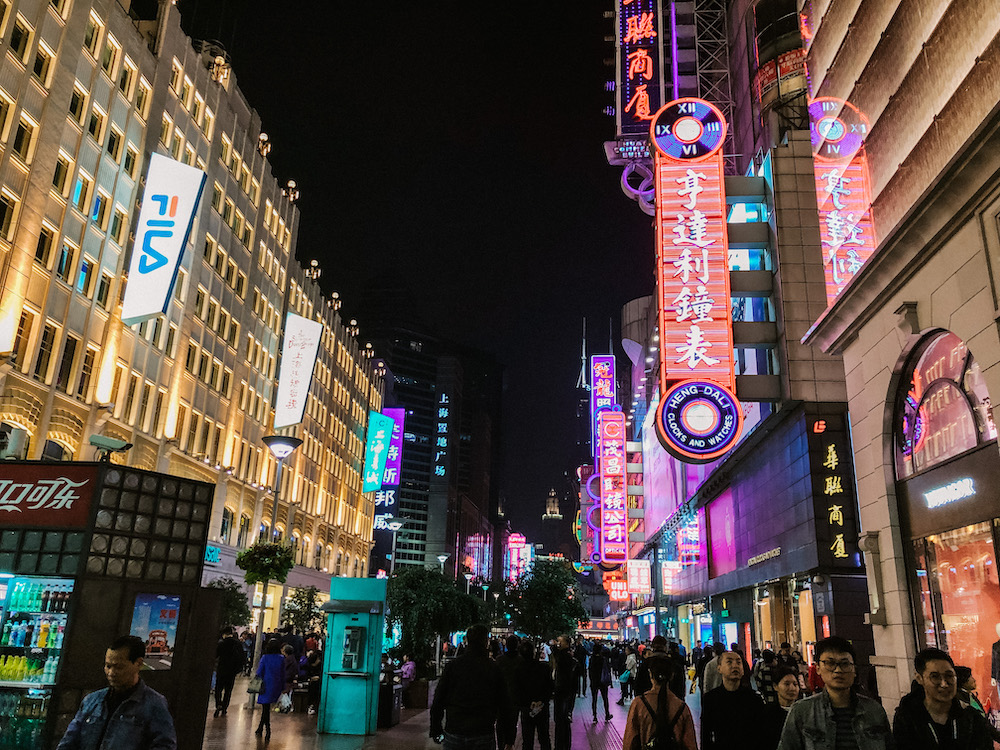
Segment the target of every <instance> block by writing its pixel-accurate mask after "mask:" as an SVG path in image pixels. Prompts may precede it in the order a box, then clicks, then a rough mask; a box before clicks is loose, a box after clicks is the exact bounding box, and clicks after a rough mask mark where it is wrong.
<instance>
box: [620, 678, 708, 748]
mask: <svg viewBox="0 0 1000 750" xmlns="http://www.w3.org/2000/svg"><path fill="white" fill-rule="evenodd" d="M649 661H650V664H649V677H650V680H651V682H652V684H653V687H652V688H651V689H650V690H648V691H647V692H645V693H641V694H639V695H638V696H637V700H634V701H632V705H631V706H629V710H628V716H627V718H626V719H625V733H624V736H623V737H622V750H644V749H645V748H648V747H654V746H655V747H663V748H669V747H673V748H683V750H698V745H697V744H696V741H695V732H694V718H693V717H692V716H691V709H690V708H688V706H687V704H686V703H684V701H683V700H681V699H680V698H678V697H677V696H676V695H674V694H673V692H672V691H671V690H670V689H669V687H668V686H667V683H668V681H669V679H670V673H671V671H672V668H673V666H672V664H671V663H670V661H669V660H667V659H651V660H649ZM654 741H655V743H656V744H655V745H651V744H650V743H651V742H654Z"/></svg>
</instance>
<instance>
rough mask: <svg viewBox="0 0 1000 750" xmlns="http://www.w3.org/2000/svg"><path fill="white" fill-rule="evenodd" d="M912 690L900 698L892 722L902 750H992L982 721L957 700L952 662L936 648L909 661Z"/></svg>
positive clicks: (991, 744)
mask: <svg viewBox="0 0 1000 750" xmlns="http://www.w3.org/2000/svg"><path fill="white" fill-rule="evenodd" d="M913 666H914V667H915V668H916V670H917V674H916V676H915V677H914V683H915V684H914V686H913V690H912V691H911V692H910V694H909V695H906V696H904V697H903V699H902V700H901V701H900V702H899V708H897V709H896V717H895V719H893V722H892V733H893V735H894V736H895V738H896V744H897V745H898V746H899V747H900V748H906V750H911V748H912V750H923V748H934V749H935V750H937V749H938V748H948V750H992V748H993V740H992V739H991V738H990V730H989V725H988V724H987V722H986V718H985V717H984V716H983V715H982V714H981V713H979V712H978V711H976V710H975V709H974V708H972V707H971V706H969V705H968V704H966V703H962V702H961V701H959V700H958V698H957V697H956V696H957V693H958V678H957V677H956V674H955V662H953V661H952V659H951V657H950V656H948V654H947V653H945V652H944V651H942V650H941V649H938V648H925V649H924V650H923V651H921V652H920V653H919V654H917V656H916V658H915V659H914V660H913Z"/></svg>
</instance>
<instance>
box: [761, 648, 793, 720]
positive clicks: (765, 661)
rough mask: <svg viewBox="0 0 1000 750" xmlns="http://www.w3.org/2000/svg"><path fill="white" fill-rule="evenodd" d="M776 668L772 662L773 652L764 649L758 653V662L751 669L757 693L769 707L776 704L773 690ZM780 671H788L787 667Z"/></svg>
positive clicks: (775, 693)
mask: <svg viewBox="0 0 1000 750" xmlns="http://www.w3.org/2000/svg"><path fill="white" fill-rule="evenodd" d="M777 668H778V665H777V664H776V663H775V660H774V652H773V651H772V650H771V649H769V648H765V649H764V650H763V651H761V652H760V661H759V662H757V665H756V666H755V667H754V668H753V681H754V684H755V685H756V686H757V692H758V693H760V697H761V698H763V699H764V703H765V704H767V705H769V706H773V705H776V704H777V703H778V691H777V690H776V689H775V688H776V682H775V679H774V671H775V670H776V669H777ZM782 669H788V667H782Z"/></svg>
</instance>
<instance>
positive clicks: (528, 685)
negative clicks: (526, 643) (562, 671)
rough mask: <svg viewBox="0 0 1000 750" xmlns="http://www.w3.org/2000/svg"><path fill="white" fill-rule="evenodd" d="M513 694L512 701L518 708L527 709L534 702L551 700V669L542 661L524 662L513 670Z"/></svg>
mask: <svg viewBox="0 0 1000 750" xmlns="http://www.w3.org/2000/svg"><path fill="white" fill-rule="evenodd" d="M514 685H515V692H514V693H513V695H512V696H511V698H512V700H513V701H514V702H515V703H516V704H517V706H518V707H519V708H527V707H528V706H530V705H531V704H532V703H534V702H535V701H539V702H541V703H548V702H549V701H550V700H552V668H551V667H550V666H549V663H548V662H544V661H524V660H523V659H522V660H521V663H520V664H518V665H517V668H516V669H515V670H514Z"/></svg>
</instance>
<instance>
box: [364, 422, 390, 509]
mask: <svg viewBox="0 0 1000 750" xmlns="http://www.w3.org/2000/svg"><path fill="white" fill-rule="evenodd" d="M392 426H393V420H392V419H391V418H390V417H387V416H385V415H384V414H379V413H378V412H377V411H373V412H369V414H368V439H367V441H366V443H365V465H364V470H363V471H362V475H361V476H362V485H361V491H362V492H371V491H372V490H379V489H382V477H383V476H384V474H385V461H386V456H387V454H388V451H389V441H390V440H391V438H392Z"/></svg>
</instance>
